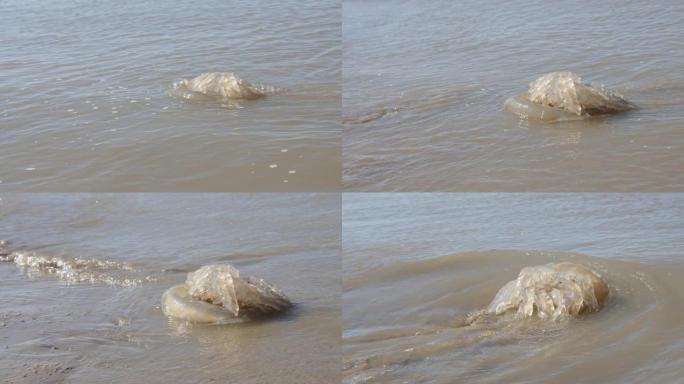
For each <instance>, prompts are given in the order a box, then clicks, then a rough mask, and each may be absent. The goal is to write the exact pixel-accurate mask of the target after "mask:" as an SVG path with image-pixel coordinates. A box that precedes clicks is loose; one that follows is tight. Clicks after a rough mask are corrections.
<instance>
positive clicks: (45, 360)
mask: <svg viewBox="0 0 684 384" xmlns="http://www.w3.org/2000/svg"><path fill="white" fill-rule="evenodd" d="M339 207H340V198H339V195H336V194H282V195H278V194H263V195H262V194H2V195H0V237H2V239H3V240H4V239H7V240H9V241H10V242H9V243H7V244H2V245H1V246H0V281H2V284H1V286H2V289H1V293H0V372H2V373H3V378H2V380H3V382H4V381H6V382H8V383H39V382H40V383H43V382H55V383H58V382H69V383H107V382H125V383H168V382H188V383H190V382H192V383H209V382H231V383H233V382H235V383H312V384H313V383H338V382H339V380H340V379H339V375H340V374H339V372H340V332H341V313H340V310H341V309H340V259H339V233H340V224H339V214H340V213H339V210H340V208H339ZM226 264H230V265H232V266H234V267H235V269H238V270H239V272H240V276H241V277H242V279H244V281H245V282H248V283H250V286H252V285H256V286H257V288H258V289H259V290H262V289H263V287H264V286H265V285H264V284H263V283H261V282H260V281H258V279H256V278H250V277H249V276H257V277H258V278H259V279H263V281H265V282H268V284H272V286H273V287H277V289H278V291H277V292H278V295H284V294H286V295H287V298H288V300H289V301H291V304H292V305H291V306H290V305H289V303H287V304H288V305H281V304H282V303H283V301H282V300H281V299H278V305H279V307H278V310H282V311H281V312H279V313H273V314H269V315H268V316H262V317H251V318H244V317H241V318H240V319H239V321H234V322H226V324H221V325H217V324H200V323H191V322H186V321H183V320H178V319H175V318H173V317H167V316H165V315H164V313H163V312H162V308H161V305H162V295H163V293H164V292H165V291H166V290H167V289H169V288H171V287H173V286H177V285H181V284H184V283H186V280H187V278H188V274H189V273H191V272H196V271H198V270H199V271H203V270H206V266H210V265H226ZM202 267H205V269H202ZM195 277H196V276H195ZM269 287H270V286H269ZM244 289H245V288H240V290H244ZM250 289H251V288H250ZM269 289H270V288H269ZM280 290H282V291H280ZM281 292H282V293H281ZM238 293H239V292H238ZM270 294H271V296H273V292H271V293H270ZM250 295H251V294H250ZM239 296H240V297H239V299H240V304H241V305H243V306H245V305H246V304H245V303H247V304H251V305H252V307H254V300H253V299H252V298H249V295H243V294H241V293H239ZM245 297H247V298H245ZM262 302H263V301H262ZM274 302H275V301H274V299H270V301H269V305H272V304H273V303H274ZM205 304H206V303H205ZM206 305H211V304H206ZM226 313H228V312H226ZM231 316H232V315H231Z"/></svg>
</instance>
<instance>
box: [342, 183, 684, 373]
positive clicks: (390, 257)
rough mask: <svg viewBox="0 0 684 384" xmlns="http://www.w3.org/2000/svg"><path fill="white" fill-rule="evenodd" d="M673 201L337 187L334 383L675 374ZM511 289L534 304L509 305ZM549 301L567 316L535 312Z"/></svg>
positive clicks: (683, 351)
mask: <svg viewBox="0 0 684 384" xmlns="http://www.w3.org/2000/svg"><path fill="white" fill-rule="evenodd" d="M683 203H684V197H683V196H680V195H676V194H674V195H672V194H656V195H654V194H581V195H573V194H370V195H365V194H347V195H345V196H344V199H343V217H344V221H343V245H342V247H343V271H344V272H343V294H342V306H343V327H344V332H343V382H345V383H455V382H458V383H460V382H464V383H466V382H467V383H512V382H525V383H551V382H552V383H594V382H602V383H642V382H649V383H673V382H678V380H681V377H682V375H683V374H684V369H683V368H682V367H683V366H684V336H682V335H684V314H683V313H682V311H681V304H682V297H684V284H683V283H682V281H681V275H682V273H684V256H683V255H682V245H683V243H682V238H681V235H680V234H681V231H682V228H684V219H682V217H684V216H683V215H682V214H684V211H683V209H682V207H683V206H684V205H683ZM521 272H522V273H521ZM581 276H585V277H587V276H588V280H583V278H582V277H581ZM530 279H536V282H535V283H534V284H529V283H527V282H526V280H530ZM509 282H513V285H512V286H511V285H509ZM603 282H605V285H602V284H603ZM525 284H527V285H525ZM582 284H584V285H582ZM516 285H517V288H520V287H521V286H522V287H524V288H534V289H532V290H530V289H527V290H520V289H518V290H516V289H508V288H510V287H516ZM605 287H607V291H606V290H605ZM502 288H503V289H502ZM569 288H572V290H571V289H569ZM535 289H536V291H535ZM554 291H559V292H561V294H562V295H563V296H562V297H561V296H559V295H557V292H554ZM573 291H574V292H573ZM511 292H514V294H511ZM521 292H522V293H523V294H524V295H526V296H527V298H528V299H529V302H528V304H530V306H529V307H528V308H526V310H525V311H516V310H511V311H505V310H504V309H506V308H505V305H507V303H510V301H507V300H508V299H510V298H511V297H515V295H519V294H520V293H521ZM497 293H499V294H500V295H497ZM578 293H579V295H580V296H577V295H576V294H578ZM507 295H509V296H508V297H506V296H507ZM545 295H547V296H546V297H545ZM521 297H522V296H521ZM557 299H558V301H556V300H557ZM544 300H547V301H548V302H550V301H551V300H553V301H554V304H555V303H557V302H560V303H563V304H564V305H567V308H566V309H567V310H565V311H564V310H562V308H561V310H559V311H556V313H554V314H553V315H552V316H541V315H540V309H542V308H543V302H544ZM582 300H584V305H586V307H585V308H584V309H582V308H581V307H580V306H577V307H575V309H576V310H573V309H572V307H571V306H572V305H574V304H578V303H581V302H582ZM520 302H523V303H524V301H520ZM533 302H535V303H536V305H537V307H534V306H533V305H531V304H532V303H533ZM540 303H542V305H541V306H540V305H539V304H540ZM497 304H499V305H501V306H500V307H498V308H497V307H496V305H497ZM558 308H560V307H558ZM497 309H501V311H500V313H499V312H498V311H497ZM527 310H529V311H530V312H529V313H527V312H526V311H527ZM535 310H536V311H537V312H534V311H535ZM549 313H551V312H549Z"/></svg>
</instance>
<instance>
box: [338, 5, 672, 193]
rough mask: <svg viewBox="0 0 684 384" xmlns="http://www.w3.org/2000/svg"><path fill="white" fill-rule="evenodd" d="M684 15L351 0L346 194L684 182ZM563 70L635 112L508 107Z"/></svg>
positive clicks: (660, 8) (667, 187) (627, 8)
mask: <svg viewBox="0 0 684 384" xmlns="http://www.w3.org/2000/svg"><path fill="white" fill-rule="evenodd" d="M682 20H684V5H683V4H682V3H681V2H679V1H662V2H658V3H648V4H647V3H642V2H632V3H629V4H624V3H622V2H617V1H605V2H602V3H601V4H595V3H593V2H589V1H579V2H573V3H572V4H570V3H568V4H555V3H553V4H552V3H548V2H544V1H538V0H527V1H516V2H506V1H498V0H495V1H485V2H481V1H471V0H466V1H457V2H453V1H446V0H437V1H430V2H425V1H417V0H402V1H391V2H390V1H372V2H369V1H356V0H351V1H346V2H345V3H344V14H343V41H344V52H343V56H344V57H343V123H344V160H343V163H344V165H343V168H344V171H343V173H344V187H345V190H348V191H351V192H356V191H406V192H411V191H416V192H423V191H456V192H464V191H465V192H470V191H506V192H514V191H559V192H566V191H573V192H574V191H595V192H604V191H627V192H629V191H638V192H641V191H666V192H668V191H675V190H684V174H683V173H682V172H681V171H680V170H681V169H682V167H684V160H683V159H682V156H681V153H682V152H683V151H684V131H683V130H682V129H681V127H682V126H683V125H684V112H683V111H682V108H680V106H681V105H682V104H683V103H684V75H683V74H682V70H681V68H682V62H684V50H682V46H681V43H680V41H681V27H680V24H681V22H682ZM556 71H571V72H573V73H576V74H577V75H578V76H580V77H581V78H582V79H583V80H585V81H587V82H589V83H591V84H595V85H603V86H605V87H606V88H607V89H610V90H612V91H615V92H617V93H619V94H620V95H623V96H624V97H625V99H626V100H628V101H629V102H631V103H633V104H634V106H635V107H636V108H635V109H631V110H629V111H625V112H621V113H616V114H608V115H601V116H594V117H592V118H589V119H587V118H578V116H577V115H574V114H563V113H562V112H561V113H558V111H547V113H546V114H545V115H542V114H541V113H542V112H543V111H541V110H540V109H539V108H536V106H534V105H532V106H525V105H523V104H519V103H518V104H516V105H514V107H515V108H514V109H517V110H518V112H520V110H521V109H524V108H528V110H527V111H525V113H527V114H528V116H527V118H526V117H521V116H519V115H516V114H513V113H510V112H508V111H506V110H504V103H505V102H506V100H507V99H509V98H513V97H515V96H518V95H521V94H523V93H526V92H527V90H528V87H529V84H530V83H531V82H533V81H535V80H536V79H538V78H539V77H541V76H542V75H544V74H547V73H550V72H556ZM511 101H515V99H511ZM549 113H551V114H556V116H549ZM535 116H537V117H538V118H535ZM539 117H541V118H539Z"/></svg>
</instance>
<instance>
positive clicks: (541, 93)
mask: <svg viewBox="0 0 684 384" xmlns="http://www.w3.org/2000/svg"><path fill="white" fill-rule="evenodd" d="M504 108H505V109H506V110H508V111H509V112H512V113H515V114H516V115H518V116H520V117H524V118H527V119H535V120H543V121H565V120H579V119H582V118H586V117H590V116H596V115H603V114H610V113H618V112H623V111H627V110H630V109H633V108H634V105H633V104H632V103H630V102H629V101H627V100H626V99H625V98H624V96H622V95H621V94H619V93H618V92H616V91H614V90H610V89H607V88H605V87H604V86H594V85H591V84H588V83H585V82H583V81H582V79H581V78H580V77H579V76H577V75H576V74H574V73H572V72H552V73H548V74H546V75H544V76H542V77H540V78H538V79H537V80H535V81H533V82H532V83H530V87H529V90H528V91H527V93H526V94H524V95H520V96H516V97H510V98H508V99H507V100H506V102H505V103H504Z"/></svg>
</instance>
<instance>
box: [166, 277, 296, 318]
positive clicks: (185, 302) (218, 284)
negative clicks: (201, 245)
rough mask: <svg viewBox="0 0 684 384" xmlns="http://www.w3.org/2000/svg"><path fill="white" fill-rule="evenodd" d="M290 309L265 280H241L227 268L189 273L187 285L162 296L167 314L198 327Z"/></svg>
mask: <svg viewBox="0 0 684 384" xmlns="http://www.w3.org/2000/svg"><path fill="white" fill-rule="evenodd" d="M291 306H292V303H291V302H290V299H289V298H288V297H287V296H286V295H285V293H283V292H282V291H281V290H280V289H278V288H276V287H274V286H272V285H270V284H268V283H267V282H265V281H264V280H263V279H260V278H257V277H252V276H246V277H245V276H241V275H240V272H239V271H238V270H237V269H236V268H235V267H233V266H232V265H228V264H214V265H206V266H203V267H202V268H200V269H198V270H197V271H195V272H190V273H189V274H188V277H187V279H186V281H185V284H183V285H177V286H174V287H172V288H170V289H168V290H167V291H166V292H164V295H163V296H162V311H163V312H164V314H166V315H167V316H170V317H174V318H178V319H182V320H187V321H191V322H198V323H218V324H224V323H231V322H236V321H240V319H241V318H244V317H251V316H259V315H269V314H274V313H277V312H281V311H284V310H286V309H288V308H289V307H291Z"/></svg>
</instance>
